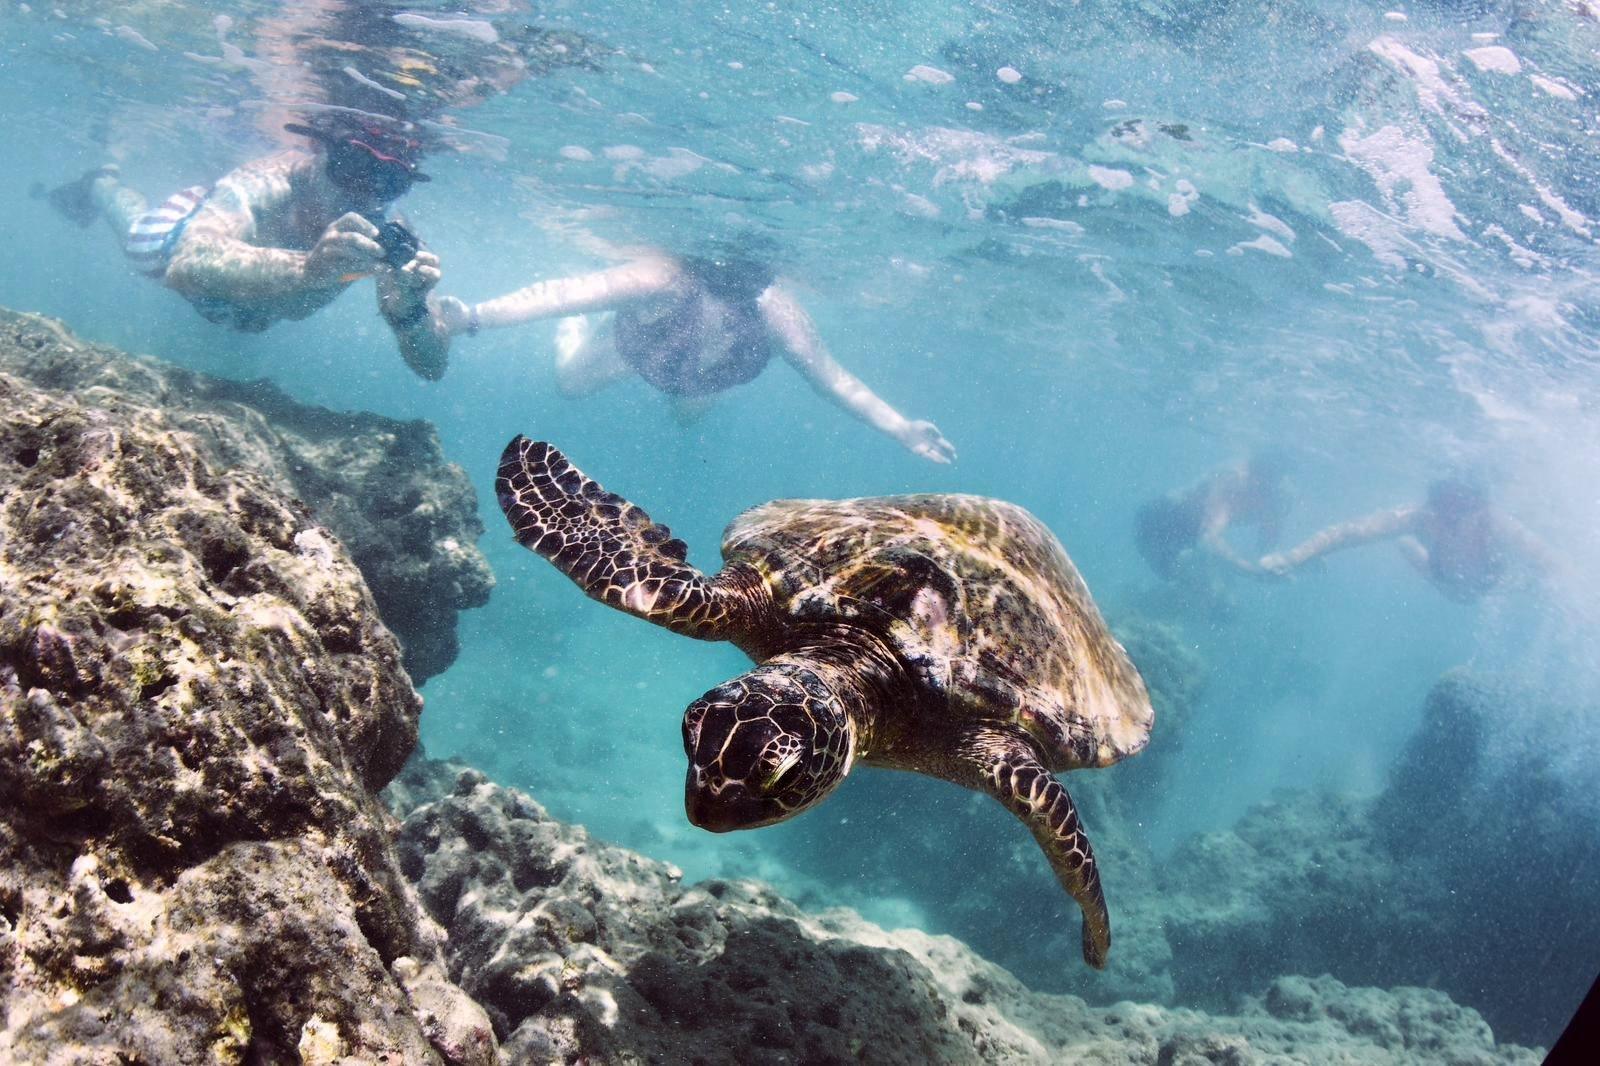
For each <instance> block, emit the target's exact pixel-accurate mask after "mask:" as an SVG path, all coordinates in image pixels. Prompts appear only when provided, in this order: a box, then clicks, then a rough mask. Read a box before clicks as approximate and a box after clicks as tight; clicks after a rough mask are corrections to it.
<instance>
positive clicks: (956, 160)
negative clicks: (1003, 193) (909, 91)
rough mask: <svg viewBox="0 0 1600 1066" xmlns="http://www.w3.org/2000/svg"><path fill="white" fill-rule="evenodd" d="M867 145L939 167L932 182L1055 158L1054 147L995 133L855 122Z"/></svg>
mask: <svg viewBox="0 0 1600 1066" xmlns="http://www.w3.org/2000/svg"><path fill="white" fill-rule="evenodd" d="M856 139H857V142H858V143H859V144H860V145H861V148H862V150H863V151H866V152H869V153H872V152H879V151H883V152H888V153H889V154H890V155H892V156H893V157H894V158H895V160H896V162H898V163H900V164H901V165H902V166H915V165H918V164H925V165H931V166H933V167H935V168H936V169H935V172H934V175H933V184H934V185H935V186H938V185H943V184H945V183H946V182H960V181H976V182H979V183H980V184H983V185H988V184H990V183H991V182H993V181H995V180H996V179H997V178H1000V177H1002V176H1004V175H1006V174H1008V173H1010V172H1011V171H1012V170H1014V169H1016V168H1017V167H1036V166H1040V165H1042V164H1044V163H1047V162H1049V161H1050V160H1052V159H1054V158H1055V156H1054V153H1051V152H1041V151H1036V150H1033V149H1030V148H1023V147H1020V146H1019V145H1017V144H1016V143H1014V142H1008V141H1005V140H1002V139H1001V138H999V137H997V136H995V135H994V134H992V133H983V132H979V131H976V130H961V129H952V128H949V127H946V126H931V127H927V128H925V129H921V130H909V131H908V130H903V129H898V128H893V127H889V126H880V125H875V124H872V123H861V124H860V125H858V126H856Z"/></svg>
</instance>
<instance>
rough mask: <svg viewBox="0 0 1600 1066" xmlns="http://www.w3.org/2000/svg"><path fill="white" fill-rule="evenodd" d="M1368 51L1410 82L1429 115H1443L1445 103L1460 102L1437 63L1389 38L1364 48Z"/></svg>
mask: <svg viewBox="0 0 1600 1066" xmlns="http://www.w3.org/2000/svg"><path fill="white" fill-rule="evenodd" d="M1367 50H1368V51H1369V52H1371V53H1372V54H1373V55H1376V56H1378V57H1379V58H1380V59H1382V60H1384V61H1385V62H1387V63H1389V64H1391V65H1392V66H1394V67H1395V68H1396V69H1398V70H1399V71H1400V72H1401V73H1402V74H1404V75H1405V76H1406V77H1408V78H1409V79H1411V83H1412V84H1413V85H1415V86H1416V90H1417V99H1418V100H1419V101H1421V103H1422V106H1423V107H1426V108H1427V109H1428V110H1429V111H1435V112H1438V113H1439V114H1443V113H1444V105H1445V104H1446V103H1452V104H1459V103H1460V102H1461V101H1460V97H1459V95H1458V94H1457V93H1456V91H1455V90H1454V89H1452V88H1451V87H1450V85H1449V84H1448V83H1447V82H1446V81H1445V80H1444V75H1443V74H1441V73H1440V71H1439V64H1438V61H1436V60H1433V59H1429V58H1428V57H1427V56H1423V55H1418V54H1417V53H1416V52H1413V51H1412V50H1411V49H1409V48H1407V47H1406V46H1405V45H1403V44H1401V43H1400V42H1399V41H1398V40H1396V39H1395V38H1393V37H1390V36H1389V35H1388V34H1384V35H1383V36H1381V37H1379V38H1377V39H1376V40H1374V41H1373V42H1372V43H1371V44H1369V45H1367Z"/></svg>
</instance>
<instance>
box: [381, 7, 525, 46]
mask: <svg viewBox="0 0 1600 1066" xmlns="http://www.w3.org/2000/svg"><path fill="white" fill-rule="evenodd" d="M393 18H394V20H395V21H396V22H398V23H399V24H400V25H402V26H404V27H405V28H406V29H408V30H416V31H417V32H419V33H437V34H444V35H447V36H452V37H465V38H467V39H468V40H473V41H479V42H481V43H483V44H494V43H495V42H496V41H498V40H500V34H499V33H498V32H497V31H496V30H495V28H494V24H493V23H492V22H485V21H483V20H482V19H469V18H451V17H448V16H445V17H441V16H438V15H419V14H417V13H416V12H413V11H402V12H401V13H400V14H398V15H395V16H393Z"/></svg>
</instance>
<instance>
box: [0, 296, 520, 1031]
mask: <svg viewBox="0 0 1600 1066" xmlns="http://www.w3.org/2000/svg"><path fill="white" fill-rule="evenodd" d="M0 326H3V328H0V348H4V349H5V350H6V352H7V355H6V358H5V359H4V361H3V362H0V501H3V503H0V977H3V981H0V1018H3V1019H4V1027H3V1029H0V1059H3V1060H4V1061H7V1062H51V1063H56V1062H85V1063H90V1062H92V1063H127V1062H139V1063H169V1062H170V1063H178V1062H184V1063H188V1062H241V1061H246V1060H248V1061H258V1062H259V1061H273V1062H276V1061H293V1060H294V1059H295V1058H296V1057H297V1056H298V1057H299V1058H300V1059H301V1060H303V1061H308V1062H332V1061H335V1060H336V1059H338V1058H339V1057H341V1056H344V1055H350V1056H355V1057H356V1058H358V1059H359V1060H360V1061H383V1060H384V1059H385V1058H387V1060H388V1061H391V1062H407V1063H410V1062H437V1061H440V1058H441V1056H443V1057H444V1058H447V1059H448V1060H450V1061H454V1062H463V1063H465V1062H480V1063H481V1062H490V1061H493V1053H494V1052H493V1039H492V1035H491V1034H490V1031H489V1028H488V1025H487V1021H486V1019H485V1018H484V1016H483V1014H482V1012H481V1011H479V1010H478V1009H477V1008H476V1007H475V1006H473V1004H472V1003H471V1001H470V1000H468V999H467V998H466V997H465V996H464V995H462V994H461V993H460V991H459V990H458V989H455V988H454V987H453V986H452V985H451V984H450V983H449V981H448V980H447V979H446V978H445V977H444V974H443V971H442V969H441V967H440V961H441V956H440V940H441V938H440V935H439V931H438V929H437V928H436V927H435V926H434V925H433V924H432V923H431V922H429V921H428V920H427V919H426V917H425V916H424V915H422V914H421V913H420V911H419V910H418V909H417V907H416V905H415V902H414V897H413V895H412V892H411V890H410V888H409V887H408V885H407V883H406V881H405V880H404V878H403V877H402V876H401V874H400V871H399V868H398V865H397V863H396V862H395V858H394V852H393V850H392V847H391V843H390V833H389V827H388V825H387V821H386V819H387V815H386V813H385V811H384V809H383V808H382V806H381V805H380V804H379V803H378V802H377V800H376V798H375V795H374V793H375V790H376V789H378V788H381V787H382V786H383V785H384V784H385V783H386V782H387V781H388V780H389V779H390V778H391V777H393V775H394V774H395V773H396V772H397V771H398V770H399V768H400V767H401V765H402V763H403V762H404V760H405V759H406V757H407V756H408V755H409V754H410V752H411V751H412V749H413V747H414V746H415V742H416V730H417V717H418V714H419V712H420V710H421V699H420V698H419V697H418V695H417V694H416V691H415V689H414V688H413V687H412V684H411V681H410V678H409V677H408V676H407V674H406V671H405V669H404V668H403V666H402V664H401V650H400V647H399V645H398V644H397V643H396V641H395V638H394V636H393V635H392V634H391V633H390V632H389V630H388V629H387V628H386V627H385V626H384V624H383V622H382V621H381V619H380V616H379V611H378V607H377V605H376V604H375V602H374V599H373V596H372V595H371V593H369V591H368V588H367V585H366V583H365V582H364V581H363V579H362V576H361V573H360V571H359V570H358V569H357V567H356V565H355V563H354V562H353V560H352V558H351V556H350V554H349V553H348V552H347V551H346V549H345V547H344V546H343V544H342V543H341V540H340V539H339V537H337V536H335V535H334V534H333V533H332V532H330V530H329V529H328V528H327V527H326V526H325V525H324V524H323V523H322V522H321V521H320V520H319V519H318V517H317V516H315V515H313V514H312V513H311V512H310V511H309V510H307V508H306V507H305V506H304V505H303V504H302V503H300V502H299V501H298V500H296V499H295V498H294V496H293V495H292V492H291V489H292V486H294V485H297V484H305V483H308V479H310V478H312V477H313V476H327V477H329V479H330V480H332V481H336V480H337V476H338V475H335V474H328V475H321V474H317V473H316V472H315V471H312V470H309V469H301V470H299V472H298V473H299V480H298V481H297V480H295V479H294V478H291V477H290V476H289V475H288V472H287V471H288V469H289V468H290V467H291V466H292V465H293V464H294V463H296V462H299V463H301V464H304V463H305V462H306V460H305V456H304V454H303V453H302V454H301V455H299V456H298V457H296V455H295V453H294V452H293V450H292V449H290V448H288V446H286V445H283V444H282V443H281V442H282V441H283V440H284V437H283V436H281V435H279V433H278V431H277V430H276V429H274V427H273V425H272V424H271V423H270V422H269V421H268V420H267V419H266V417H265V416H264V415H262V414H261V413H260V412H259V410H257V409H255V408H251V407H246V406H244V405H242V404H238V403H235V402H232V401H227V400H223V399H220V398H218V397H217V395H216V394H215V393H216V391H217V390H220V388H221V386H216V385H207V384H206V383H205V382H203V381H200V380H198V379H194V378H192V377H186V376H184V375H182V374H181V373H180V372H177V371H175V370H173V369H172V368H168V367H163V366H161V365H160V364H155V363H151V362H145V361H138V360H129V359H126V358H124V357H122V356H120V355H118V354H116V353H114V352H110V351H108V350H104V349H92V348H89V347H87V346H80V345H79V344H78V343H77V342H76V341H74V340H73V339H72V338H71V337H70V336H68V335H66V334H65V333H64V332H63V331H61V330H60V329H59V328H57V327H55V326H54V325H53V324H51V323H48V322H45V321H43V320H38V319H30V318H25V317H21V316H7V317H6V318H5V320H4V322H3V324H0ZM27 352H33V353H34V354H35V355H37V357H38V361H37V363H36V364H34V365H31V366H29V367H28V370H29V375H28V379H24V378H22V377H19V376H16V375H13V374H11V373H9V370H10V369H11V368H13V367H14V366H15V365H16V364H17V363H19V362H24V361H25V353H27ZM74 361H76V363H74ZM113 382H115V383H116V384H115V386H113V385H112V384H111V383H113ZM208 388H210V389H212V390H213V392H212V394H211V396H210V398H209V399H208V398H207V392H206V390H207V389H208ZM367 432H377V431H376V430H372V429H370V428H369V429H368V430H367ZM308 447H309V445H308ZM334 450H337V449H334ZM318 469H319V470H320V469H321V468H318ZM457 521H458V522H459V518H458V519H457ZM472 558H473V557H472V555H471V553H470V550H468V551H467V552H464V553H463V555H462V559H463V560H464V565H463V569H462V572H463V573H468V572H470V571H471V569H472V567H471V566H470V565H465V564H470V563H471V561H472Z"/></svg>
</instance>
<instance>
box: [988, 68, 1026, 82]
mask: <svg viewBox="0 0 1600 1066" xmlns="http://www.w3.org/2000/svg"><path fill="white" fill-rule="evenodd" d="M994 76H995V77H997V78H999V79H1000V80H1001V81H1003V82H1005V83H1006V84H1007V85H1015V84H1016V83H1017V82H1019V81H1021V80H1022V72H1021V71H1019V70H1017V69H1016V68H1015V67H1001V68H1000V69H999V70H997V71H995V72H994Z"/></svg>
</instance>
